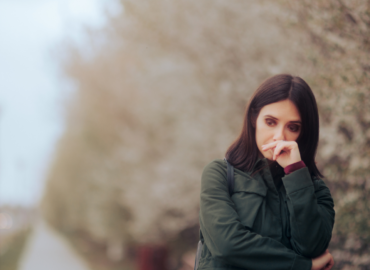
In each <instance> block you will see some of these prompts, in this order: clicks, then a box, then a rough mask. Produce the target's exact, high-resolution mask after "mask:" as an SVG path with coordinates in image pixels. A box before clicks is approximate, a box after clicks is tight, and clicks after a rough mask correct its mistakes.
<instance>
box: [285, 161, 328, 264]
mask: <svg viewBox="0 0 370 270" xmlns="http://www.w3.org/2000/svg"><path fill="white" fill-rule="evenodd" d="M282 180H283V183H284V186H285V190H286V193H287V201H286V202H287V206H288V210H289V215H290V228H291V240H290V242H291V244H292V247H293V249H294V250H295V251H296V252H297V253H298V254H301V255H303V256H305V257H309V258H315V257H317V256H319V255H321V254H322V253H323V252H324V251H325V250H326V249H327V247H328V245H329V242H330V240H331V235H332V230H333V226H334V217H335V211H334V201H333V198H332V197H331V194H330V190H329V188H328V187H327V186H326V185H325V183H324V181H323V180H321V179H319V178H314V180H312V178H311V175H310V173H309V170H308V168H307V167H304V168H301V169H299V170H296V171H294V172H292V173H291V174H289V175H286V176H285V177H283V179H282Z"/></svg>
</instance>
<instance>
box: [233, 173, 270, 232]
mask: <svg viewBox="0 0 370 270" xmlns="http://www.w3.org/2000/svg"><path fill="white" fill-rule="evenodd" d="M239 178H240V179H238V177H235V187H234V194H233V195H232V197H231V199H232V200H233V202H234V204H235V208H236V211H237V213H238V215H239V217H240V221H241V223H242V224H243V225H244V226H246V227H248V228H249V229H251V230H253V229H254V227H253V225H254V223H255V220H256V218H257V216H258V213H259V211H260V210H261V206H262V204H263V202H264V200H265V198H266V193H267V187H266V186H265V184H264V183H261V182H259V181H257V180H255V179H252V178H246V177H239Z"/></svg>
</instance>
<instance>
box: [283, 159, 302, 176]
mask: <svg viewBox="0 0 370 270" xmlns="http://www.w3.org/2000/svg"><path fill="white" fill-rule="evenodd" d="M304 167H306V164H304V162H303V161H302V160H301V161H298V162H296V163H293V164H290V165H288V166H286V167H285V168H284V172H285V174H290V173H292V172H294V171H296V170H299V169H302V168H304Z"/></svg>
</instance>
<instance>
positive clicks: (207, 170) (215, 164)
mask: <svg viewBox="0 0 370 270" xmlns="http://www.w3.org/2000/svg"><path fill="white" fill-rule="evenodd" d="M226 175H227V167H226V161H225V160H223V159H214V160H212V161H211V162H209V163H208V164H207V165H206V166H204V168H203V172H202V181H201V182H202V187H203V186H207V185H215V184H217V183H218V184H223V185H225V186H226V181H225V180H226Z"/></svg>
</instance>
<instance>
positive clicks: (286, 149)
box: [262, 141, 301, 168]
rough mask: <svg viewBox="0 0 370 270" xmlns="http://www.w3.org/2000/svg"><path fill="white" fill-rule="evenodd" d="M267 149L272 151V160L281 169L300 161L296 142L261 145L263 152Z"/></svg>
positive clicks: (276, 142)
mask: <svg viewBox="0 0 370 270" xmlns="http://www.w3.org/2000/svg"><path fill="white" fill-rule="evenodd" d="M269 149H271V150H272V151H273V156H272V160H276V161H277V163H279V165H280V166H281V167H283V168H285V167H286V166H288V165H290V164H293V163H296V162H298V161H301V154H300V153H299V148H298V144H297V142H296V141H275V142H272V143H268V144H265V145H262V150H263V151H267V150H269Z"/></svg>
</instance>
